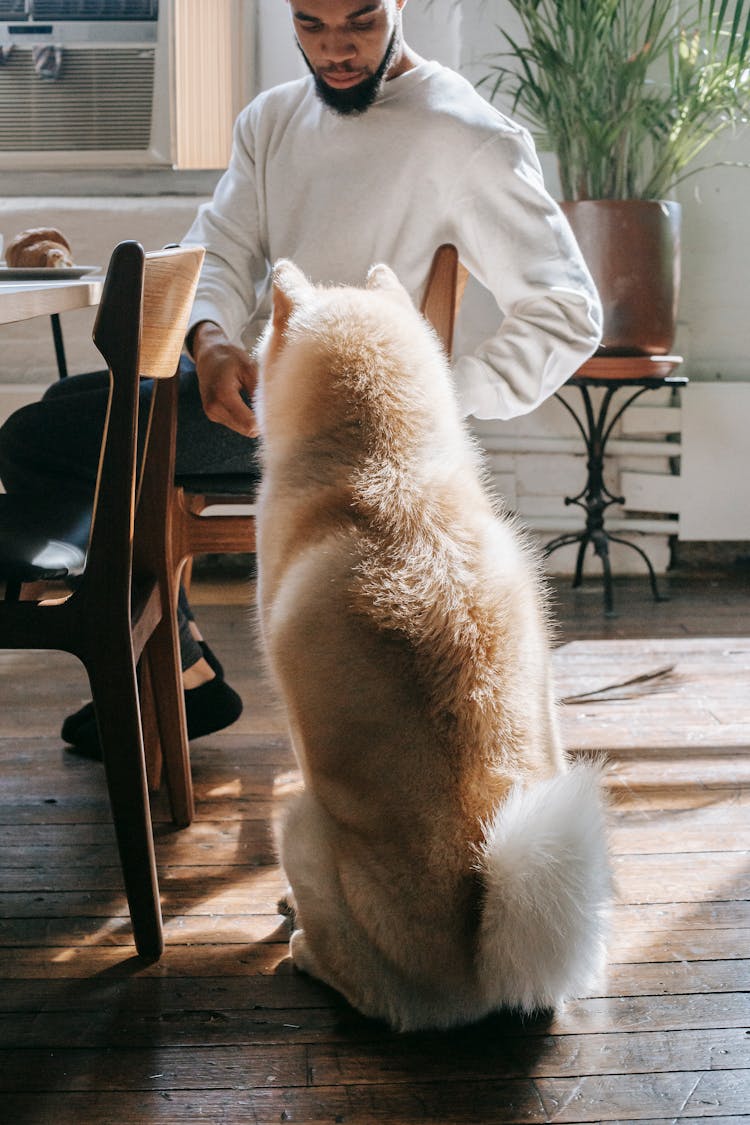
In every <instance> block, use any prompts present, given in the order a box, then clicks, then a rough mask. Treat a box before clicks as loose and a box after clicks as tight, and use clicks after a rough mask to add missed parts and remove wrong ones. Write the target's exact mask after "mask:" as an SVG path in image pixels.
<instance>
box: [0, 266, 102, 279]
mask: <svg viewBox="0 0 750 1125" xmlns="http://www.w3.org/2000/svg"><path fill="white" fill-rule="evenodd" d="M98 271H99V266H61V267H60V269H57V270H55V269H46V268H44V267H42V266H6V265H5V263H3V264H2V265H0V281H76V280H77V278H79V277H85V276H86V274H87V273H97V272H98Z"/></svg>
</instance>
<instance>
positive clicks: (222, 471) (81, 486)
mask: <svg viewBox="0 0 750 1125" xmlns="http://www.w3.org/2000/svg"><path fill="white" fill-rule="evenodd" d="M179 379H180V394H179V409H178V415H177V458H176V474H177V476H178V477H180V476H191V475H200V476H202V475H205V474H215V475H226V474H237V475H247V476H252V477H255V478H258V477H259V476H260V471H259V467H258V458H257V444H258V443H257V441H255V440H254V439H252V438H245V437H242V436H241V435H240V434H236V433H234V431H233V430H229V429H227V428H226V427H225V426H220V425H218V424H217V423H215V422H211V421H210V420H209V419H208V418H207V417H206V415H205V413H204V412H203V407H202V405H201V400H200V393H199V390H198V380H197V376H196V374H195V367H194V365H193V363H192V362H191V360H189V359H187V358H184V357H183V359H182V360H181V361H180V375H179ZM108 394H109V375H108V373H107V372H106V371H94V372H91V373H90V374H86V375H73V376H71V377H70V378H68V379H61V380H60V381H59V382H57V383H53V384H52V385H51V386H50V387H49V388H48V389H47V391H46V392H45V394H44V397H43V398H42V399H41V400H40V401H39V402H34V403H31V404H30V405H29V406H24V407H22V408H21V409H20V410H17V411H16V412H15V414H12V415H11V417H10V418H8V420H7V421H6V423H5V425H4V426H2V427H1V428H0V480H2V482H3V486H4V488H5V490H6V492H8V493H15V494H17V495H31V496H33V495H39V494H42V495H44V496H47V497H48V496H50V495H54V494H55V493H56V492H57V493H59V495H60V496H65V497H66V498H70V497H71V496H76V497H79V498H80V501H81V506H82V507H88V508H90V507H91V503H92V500H93V495H94V488H95V486H96V473H97V467H98V464H99V453H100V450H101V442H102V431H103V428H104V419H105V416H106V410H107V397H108ZM150 396H151V381H150V380H143V382H142V384H141V395H140V407H139V419H138V431H139V441H140V438H141V436H142V435H143V433H144V432H145V422H146V416H147V411H148V406H149V402H150ZM191 616H192V615H191V613H190V607H189V606H188V604H187V600H186V598H185V597H184V594H183V595H181V598H180V607H179V608H178V614H177V618H178V624H179V630H180V657H181V661H182V667H183V669H184V668H189V667H190V666H191V665H193V664H195V662H196V661H197V660H199V659H200V657H201V656H202V653H201V650H200V648H199V647H198V644H197V642H196V641H195V640H194V639H193V636H192V634H191V633H190V629H189V627H188V620H189V619H190V618H191Z"/></svg>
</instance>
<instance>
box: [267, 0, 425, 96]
mask: <svg viewBox="0 0 750 1125" xmlns="http://www.w3.org/2000/svg"><path fill="white" fill-rule="evenodd" d="M404 2H405V0H289V3H290V7H291V11H292V20H293V23H294V29H295V32H296V34H297V42H298V43H299V47H300V50H301V51H302V54H303V56H304V58H305V61H306V63H307V65H308V67H309V68H310V70H311V72H312V74H313V77H314V78H315V86H316V89H317V92H318V95H319V96H320V97H321V98H322V99H323V101H324V102H325V103H326V105H328V106H330V107H331V109H334V110H336V112H338V113H343V114H348V113H361V112H363V111H364V110H365V109H367V108H368V107H369V106H370V105H372V103H373V101H374V100H375V98H376V97H377V95H378V92H379V90H380V88H381V86H382V84H383V82H384V81H385V79H386V78H388V77H393V76H395V74H397V73H399V64H400V63H401V60H402V41H401V35H400V31H401V24H400V12H401V8H402V7H403V4H404Z"/></svg>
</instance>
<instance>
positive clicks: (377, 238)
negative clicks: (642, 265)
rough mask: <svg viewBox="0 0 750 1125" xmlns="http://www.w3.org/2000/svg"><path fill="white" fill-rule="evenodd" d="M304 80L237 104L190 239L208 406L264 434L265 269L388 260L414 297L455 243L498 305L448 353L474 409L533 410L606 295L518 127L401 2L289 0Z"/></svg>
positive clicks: (334, 277) (240, 428) (341, 275)
mask: <svg viewBox="0 0 750 1125" xmlns="http://www.w3.org/2000/svg"><path fill="white" fill-rule="evenodd" d="M286 2H287V3H288V5H289V8H290V11H291V17H292V22H293V27H294V31H295V34H296V38H297V43H298V45H299V48H300V50H301V52H302V54H303V57H304V59H305V62H306V63H307V66H308V68H309V70H310V72H311V76H312V77H311V78H307V79H302V80H300V81H298V82H291V83H288V84H286V85H284V86H281V87H276V88H275V89H273V90H270V91H267V92H266V93H265V94H261V95H260V96H259V97H258V98H256V100H255V101H254V102H253V103H251V105H250V106H249V107H247V109H245V111H244V112H243V113H242V114H241V115H240V117H239V119H238V122H237V125H236V129H235V141H234V151H233V156H232V161H231V164H230V167H229V170H228V171H227V173H226V175H225V176H224V178H223V179H222V181H221V183H220V184H219V185H218V187H217V190H216V193H215V195H214V199H213V201H212V203H211V204H210V205H209V206H208V207H206V208H204V209H203V210H202V211H201V213H200V214H199V216H198V219H197V220H196V222H195V224H194V225H193V227H192V229H191V231H190V233H189V235H188V238H187V239H186V241H189V242H190V241H192V242H197V243H200V244H203V245H205V246H206V247H207V250H208V254H207V258H206V264H205V266H204V270H203V274H202V280H201V284H200V286H199V291H198V296H197V300H196V304H195V309H194V314H193V327H192V330H191V332H190V333H189V336H188V340H189V342H190V345H191V350H192V354H193V357H194V359H195V363H196V369H197V373H198V380H199V383H200V390H201V397H202V400H203V405H204V408H205V410H206V413H207V415H208V416H209V418H211V419H212V420H213V421H215V422H220V423H222V424H223V425H225V426H229V427H230V428H232V429H234V430H236V431H237V432H238V433H241V434H246V435H248V436H254V435H256V434H257V432H258V430H257V423H256V420H255V417H254V415H253V413H252V410H251V408H250V406H249V405H248V399H249V398H251V397H252V393H253V391H254V389H255V383H256V370H255V365H254V363H253V361H252V360H251V359H250V358H248V355H247V352H246V347H244V346H242V345H252V343H253V342H254V340H255V339H256V338H257V335H258V334H259V331H260V329H261V327H262V324H263V323H264V322H265V319H266V318H267V315H268V270H269V266H270V264H272V263H273V261H274V260H276V259H277V258H280V257H289V258H292V259H293V260H294V261H295V262H296V263H297V265H299V266H301V268H302V269H303V270H304V271H305V272H306V273H307V274H308V276H310V277H311V278H312V279H313V280H314V281H328V282H330V281H338V282H343V283H352V284H361V283H362V282H363V279H364V277H365V274H366V272H367V269H368V268H369V266H370V265H372V264H373V263H374V262H376V261H379V260H383V261H386V262H387V263H388V264H389V265H390V266H391V267H392V268H393V269H394V270H395V272H396V273H397V274H398V276H399V278H400V279H401V281H402V282H403V284H404V285H405V286H406V288H407V289H408V290H409V291H410V292H411V293H412V295H413V296H414V297H415V298H417V299H418V298H419V296H421V290H422V288H423V287H424V282H425V280H426V276H427V270H428V267H429V262H430V259H431V257H432V252H433V251H434V249H435V248H436V247H437V246H438V245H439V244H440V243H441V242H454V243H455V244H456V245H457V247H458V250H459V255H460V258H461V260H462V262H463V263H464V265H466V266H467V267H468V269H469V270H470V272H471V273H472V274H474V276H475V277H477V279H478V280H479V281H480V282H482V283H483V284H484V285H485V286H486V287H487V288H488V289H489V290H490V291H491V292H492V293H493V295H494V296H495V298H496V300H497V302H498V305H499V306H500V308H501V310H502V312H503V313H504V316H505V319H504V321H503V323H502V325H501V327H500V329H499V331H498V332H497V334H496V335H495V336H494V337H493V338H492V339H491V340H488V341H487V342H486V343H485V344H484V345H483V346H482V347H481V348H480V349H479V350H478V352H477V353H476V355H474V356H464V357H461V358H459V359H458V361H457V362H456V364H455V376H456V383H457V388H458V391H459V395H460V398H461V401H462V403H463V406H464V409H465V412H466V413H467V414H468V413H473V414H475V415H477V416H479V417H498V418H508V417H512V416H513V415H515V414H520V413H524V412H526V411H528V410H531V409H533V408H534V407H535V406H536V405H538V403H539V402H541V401H542V400H543V399H544V398H546V397H547V396H548V395H550V394H551V393H552V392H553V391H555V390H556V389H557V387H558V386H559V385H560V384H561V383H563V382H564V381H565V379H567V378H568V377H569V375H570V374H572V372H573V371H574V370H575V369H576V368H577V367H578V366H579V365H580V363H582V362H583V360H584V359H586V358H587V357H588V356H589V355H590V354H591V353H592V352H593V351H594V349H595V347H596V345H597V343H598V340H599V332H600V309H599V304H598V299H597V297H596V293H595V290H594V287H593V283H592V282H591V279H590V277H589V275H588V271H587V270H586V267H585V265H584V264H583V261H582V259H581V256H580V253H579V251H578V249H577V247H576V245H575V243H574V240H573V238H572V235H571V234H570V232H569V230H568V228H567V224H566V223H565V221H564V219H563V218H562V216H561V215H560V212H559V210H558V209H557V207H556V206H555V205H554V203H553V202H552V200H551V199H550V198H549V196H548V195H547V193H546V192H545V190H544V187H543V183H542V177H541V172H540V170H539V166H538V162H537V160H536V156H535V153H534V150H533V145H532V143H531V141H530V139H529V137H528V135H527V133H526V132H525V130H523V129H521V128H519V127H518V126H517V125H515V124H514V123H512V122H510V121H509V120H508V119H506V118H504V117H502V115H500V114H499V113H497V112H496V111H495V110H494V109H493V108H492V107H490V106H489V105H488V104H487V103H486V102H485V101H484V100H483V99H482V98H481V97H480V96H479V95H478V94H477V93H476V92H475V91H474V90H473V89H472V88H471V86H469V84H468V83H466V82H465V81H464V80H463V79H462V78H460V77H459V76H458V75H456V74H454V73H453V72H451V71H449V70H447V69H445V68H443V67H440V66H439V65H438V64H437V63H431V62H426V61H425V60H424V59H422V58H420V57H419V55H417V54H416V53H415V52H414V51H413V50H412V49H411V48H410V47H409V46H408V45H407V44H406V43H405V42H404V38H403V29H402V12H403V9H404V7H405V5H406V0H370V2H369V3H362V2H361V0H286Z"/></svg>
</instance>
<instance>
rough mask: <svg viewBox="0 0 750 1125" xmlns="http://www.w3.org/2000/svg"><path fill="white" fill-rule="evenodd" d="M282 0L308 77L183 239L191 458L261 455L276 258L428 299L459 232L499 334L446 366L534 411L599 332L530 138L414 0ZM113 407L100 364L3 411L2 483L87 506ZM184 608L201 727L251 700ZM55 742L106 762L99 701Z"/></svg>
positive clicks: (258, 113) (250, 138) (470, 395)
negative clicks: (417, 27) (409, 15)
mask: <svg viewBox="0 0 750 1125" xmlns="http://www.w3.org/2000/svg"><path fill="white" fill-rule="evenodd" d="M284 2H286V3H288V6H289V10H290V14H291V20H292V25H293V30H294V33H295V35H296V39H297V43H298V46H299V48H300V50H301V52H302V55H303V57H304V59H305V62H306V64H307V66H308V69H309V70H310V76H309V77H306V78H303V79H300V80H298V81H295V82H289V83H286V84H284V85H282V86H278V87H275V88H274V89H271V90H268V91H266V92H264V93H262V94H260V95H259V96H258V97H257V98H256V99H255V100H254V101H253V102H252V103H251V104H250V105H249V106H248V107H247V108H246V109H245V110H244V111H243V112H242V113H241V114H240V116H239V118H238V120H237V123H236V126H235V135H234V146H233V152H232V158H231V162H230V166H229V168H228V170H227V172H226V173H225V174H224V176H223V177H222V179H221V181H220V182H219V184H218V186H217V188H216V191H215V193H214V197H213V200H212V201H211V203H209V204H208V205H206V206H205V207H203V208H201V210H200V212H199V214H198V217H197V219H196V221H195V223H194V224H193V226H192V227H191V229H190V231H189V232H188V235H187V237H186V239H185V242H188V243H197V244H200V245H204V246H205V247H206V249H207V254H206V260H205V265H204V268H203V272H202V275H201V281H200V284H199V287H198V292H197V296H196V301H195V305H194V308H193V314H192V320H191V327H190V330H189V332H188V337H187V345H188V349H189V351H190V353H191V355H192V357H193V359H194V361H195V370H193V369H192V366H191V365H189V364H186V366H185V370H184V372H183V374H182V376H181V397H180V414H179V425H178V449H177V461H178V471H181V472H188V473H189V472H190V471H191V469H192V470H194V471H203V472H205V471H207V469H208V470H210V468H213V469H214V470H215V471H217V472H232V471H234V472H250V471H253V469H254V467H256V465H257V462H256V459H255V442H254V440H253V439H255V438H257V435H258V432H259V431H258V422H257V419H256V417H255V414H254V412H253V409H252V397H253V393H254V391H255V387H256V382H257V370H256V366H255V363H254V361H253V359H252V358H251V357H250V355H249V349H250V348H251V347H252V345H253V344H254V342H255V340H256V339H257V338H258V336H259V334H260V332H261V331H262V328H263V325H264V324H265V322H266V319H267V317H268V315H269V311H270V303H269V296H270V268H271V265H272V264H273V262H274V261H275V260H276V259H278V258H281V257H288V258H291V259H293V260H294V261H295V262H296V264H297V265H298V266H300V267H301V268H302V269H303V270H304V272H305V273H306V274H307V275H308V276H309V277H310V278H311V279H312V280H313V281H319V282H340V283H345V284H354V285H359V284H362V283H363V281H364V278H365V276H366V273H367V271H368V269H369V267H370V266H371V265H373V264H374V263H375V262H379V261H384V262H387V263H388V264H389V265H390V266H391V267H392V268H393V269H394V270H395V272H396V274H397V275H398V276H399V278H400V280H401V282H402V283H403V284H404V286H405V287H406V289H407V290H408V291H409V292H410V293H411V294H412V296H413V298H414V299H415V301H416V302H419V299H420V298H421V294H422V290H423V289H424V284H425V281H426V277H427V271H428V268H429V264H430V260H431V258H432V254H433V252H434V250H435V249H436V247H437V246H438V245H440V244H441V243H443V242H453V243H455V245H456V246H457V247H458V251H459V255H460V258H461V261H462V262H463V263H464V265H465V266H466V267H467V268H468V269H469V271H470V272H471V273H472V274H473V275H474V276H475V277H476V278H477V279H478V281H480V282H481V283H482V284H483V285H484V286H485V287H486V288H487V289H489V290H490V292H491V293H492V294H493V296H494V297H495V300H496V301H497V304H498V306H499V309H500V310H501V312H502V314H503V319H502V323H501V324H500V326H499V328H498V330H497V332H496V333H495V334H494V335H493V336H492V337H491V338H490V339H488V340H487V341H485V342H484V343H483V344H482V345H481V347H480V348H479V349H478V350H477V351H476V353H475V354H474V355H466V356H460V357H459V358H458V359H457V360H456V362H455V364H454V375H455V381H456V388H457V392H458V395H459V398H460V401H461V403H462V406H463V409H464V412H465V413H466V414H474V415H476V416H478V417H482V418H510V417H513V416H514V415H517V414H522V413H524V412H527V411H529V410H532V409H533V408H534V407H535V406H536V405H538V404H539V403H540V402H542V401H543V400H544V399H545V398H546V397H548V396H549V395H550V394H552V393H553V392H554V391H555V390H556V389H557V387H559V386H560V385H561V384H562V383H563V382H564V381H565V380H566V379H567V378H568V377H569V375H570V374H571V373H572V372H573V371H574V370H575V369H576V368H577V367H578V366H579V365H580V364H581V363H582V362H583V360H584V359H586V358H587V357H588V356H589V355H590V354H591V353H592V352H593V351H594V349H595V348H596V346H597V343H598V341H599V333H600V308H599V303H598V298H597V296H596V292H595V289H594V286H593V283H592V281H591V278H590V276H589V274H588V271H587V270H586V267H585V265H584V263H583V260H582V258H581V255H580V252H579V250H578V248H577V246H576V244H575V241H574V239H573V237H572V235H571V233H570V230H569V228H568V226H567V223H566V222H565V220H564V218H563V217H562V215H561V213H560V211H559V209H558V208H557V206H556V205H555V203H554V202H553V200H552V199H551V198H550V197H549V195H548V194H547V192H546V191H545V189H544V185H543V182H542V176H541V172H540V169H539V165H538V161H537V159H536V155H535V152H534V148H533V144H532V142H531V140H530V138H529V136H528V134H527V133H526V131H525V130H524V129H522V128H520V127H519V126H518V125H516V124H515V123H514V122H512V121H510V120H508V119H507V118H505V117H503V116H502V115H501V114H500V113H498V112H497V111H496V110H495V109H494V108H492V107H491V106H489V105H488V104H487V103H486V102H485V101H484V100H483V99H482V98H481V97H480V96H479V95H478V94H477V93H476V91H475V90H474V89H473V88H472V87H471V86H470V85H469V83H467V82H466V81H465V80H464V79H463V78H461V77H460V76H459V75H457V74H455V73H454V72H453V71H450V70H448V69H446V68H445V67H442V66H440V65H439V64H438V63H435V62H428V61H426V60H424V59H422V58H420V56H419V55H418V54H416V52H415V51H413V50H412V49H411V48H410V47H409V46H408V45H407V44H406V43H405V41H404V38H403V28H402V13H403V9H404V7H405V5H406V2H407V0H369V2H368V0H284ZM196 376H197V382H196ZM198 390H199V393H200V400H202V404H203V410H201V409H200V405H199V396H198ZM84 395H85V396H86V397H85V398H84V397H81V396H84ZM105 401H106V387H105V386H104V384H103V382H102V380H101V378H100V377H99V376H79V377H77V378H74V379H69V380H66V381H65V382H64V383H62V384H59V385H58V386H56V387H54V388H52V389H51V391H50V392H48V394H47V395H46V396H45V398H44V399H43V400H42V401H41V402H40V403H35V404H33V405H32V406H29V407H25V408H24V409H23V410H21V411H19V412H17V413H16V414H15V415H14V416H13V417H12V418H11V419H9V421H8V422H7V423H6V425H5V427H3V430H2V431H0V476H2V479H3V481H4V483H5V487H6V488H7V489H8V491H23V490H24V489H26V490H33V489H34V488H39V487H42V488H45V489H46V490H48V489H49V488H50V487H54V486H55V485H54V483H53V482H55V481H59V480H63V481H65V486H66V488H68V489H71V488H78V489H79V490H80V494H81V495H82V502H85V500H86V497H88V496H90V492H91V489H92V487H93V482H94V480H95V475H96V454H97V452H98V447H99V441H100V438H101V427H102V424H103V418H104V409H105ZM204 411H205V413H204ZM209 419H210V422H209ZM73 422H74V424H73ZM86 422H87V423H88V424H86ZM212 423H218V424H212ZM57 486H58V487H59V485H57ZM178 616H179V622H180V640H181V657H182V666H183V682H184V686H185V700H186V709H187V716H188V733H189V736H190V737H196V736H197V735H199V734H206V733H209V732H210V731H215V730H220V729H222V728H223V727H225V726H227V725H229V723H230V722H232V721H234V719H235V718H236V717H237V715H238V714H239V710H240V709H241V703H240V701H239V697H238V696H237V695H236V693H235V692H233V691H232V689H231V688H230V687H229V685H227V684H225V683H224V680H223V675H222V670H221V666H220V664H219V663H218V661H217V660H216V658H215V657H214V655H213V653H211V651H210V649H208V647H207V646H206V645H205V642H203V641H202V639H201V637H200V634H199V632H198V630H197V627H196V625H195V623H194V622H193V621H192V620H191V614H190V610H189V607H188V605H187V602H186V601H185V600H184V598H183V599H182V603H181V610H180V612H179V614H178ZM63 737H64V738H65V739H66V740H67V741H69V742H72V743H73V744H74V746H75V747H77V748H78V750H79V751H80V752H83V753H86V754H89V755H91V756H96V754H97V753H98V735H97V731H96V724H95V720H94V716H93V711H92V709H91V705H90V704H89V705H87V706H86V707H85V708H83V709H82V710H81V711H80V712H77V713H76V714H75V715H72V716H70V717H69V718H68V719H67V720H66V722H65V724H64V725H63Z"/></svg>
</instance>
